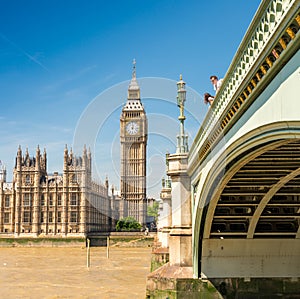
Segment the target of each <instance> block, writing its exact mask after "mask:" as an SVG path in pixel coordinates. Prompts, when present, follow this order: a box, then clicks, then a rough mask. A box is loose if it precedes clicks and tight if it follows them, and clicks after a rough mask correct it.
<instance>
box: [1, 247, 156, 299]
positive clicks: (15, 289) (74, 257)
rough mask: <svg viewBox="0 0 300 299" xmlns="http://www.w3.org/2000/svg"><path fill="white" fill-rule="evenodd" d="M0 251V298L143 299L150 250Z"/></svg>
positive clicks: (17, 248)
mask: <svg viewBox="0 0 300 299" xmlns="http://www.w3.org/2000/svg"><path fill="white" fill-rule="evenodd" d="M90 256H91V260H90V261H91V264H90V267H89V268H87V254H86V249H85V248H19V247H15V248H0V298H5V299H6V298H7V299H9V298H14V299H15V298H22V299H23V298H100V299H102V298H103V299H104V298H145V296H146V276H147V274H148V273H149V270H150V260H151V248H117V247H112V248H110V254H109V259H107V257H106V248H104V247H92V248H91V253H90Z"/></svg>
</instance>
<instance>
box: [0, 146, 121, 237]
mask: <svg viewBox="0 0 300 299" xmlns="http://www.w3.org/2000/svg"><path fill="white" fill-rule="evenodd" d="M91 162H92V161H91V153H90V151H87V150H86V148H84V150H83V154H82V156H79V157H76V156H75V155H74V154H73V153H72V150H71V151H70V152H68V149H67V147H66V148H65V150H64V165H63V174H62V175H60V174H58V173H54V174H51V175H50V174H47V155H46V151H44V153H43V154H41V153H40V149H39V147H38V148H37V149H36V156H35V157H30V156H29V153H28V150H26V153H25V155H24V156H22V150H21V147H19V149H18V152H17V157H16V164H15V168H14V171H13V181H12V182H10V183H8V182H6V169H5V167H4V166H0V167H1V169H0V233H6V234H13V235H15V236H30V235H31V236H48V237H50V236H86V235H87V234H88V233H91V232H99V231H110V230H112V228H113V227H112V226H113V225H114V224H115V221H112V207H114V205H115V203H114V202H113V201H114V197H109V196H108V180H106V182H105V185H101V184H97V183H95V182H94V181H92V177H91V165H92V163H91ZM116 216H117V215H113V217H116Z"/></svg>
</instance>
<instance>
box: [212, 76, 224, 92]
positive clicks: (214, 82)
mask: <svg viewBox="0 0 300 299" xmlns="http://www.w3.org/2000/svg"><path fill="white" fill-rule="evenodd" d="M210 82H211V84H212V85H213V87H214V90H215V91H216V93H217V92H218V90H219V89H220V87H221V84H222V82H223V79H218V77H217V76H215V75H213V76H210Z"/></svg>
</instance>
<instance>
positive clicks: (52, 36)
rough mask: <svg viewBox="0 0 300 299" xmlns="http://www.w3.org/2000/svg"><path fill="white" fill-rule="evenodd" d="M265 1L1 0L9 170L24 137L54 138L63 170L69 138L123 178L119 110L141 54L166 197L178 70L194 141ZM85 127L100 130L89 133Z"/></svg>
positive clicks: (0, 94)
mask: <svg viewBox="0 0 300 299" xmlns="http://www.w3.org/2000/svg"><path fill="white" fill-rule="evenodd" d="M259 3H260V1H259V0H251V1H250V0H248V1H246V0H244V1H240V0H230V1H223V0H215V1H198V0H195V1H193V0H192V1H185V2H184V1H177V0H175V1H172V0H160V1H137V0H136V1H132V0H128V1H100V0H99V1H81V0H75V1H55V0H54V1H50V0H48V1H47V0H46V1H38V0H35V1H30V0H29V1H16V0H10V1H8V0H1V1H0V99H1V111H0V132H1V140H0V159H1V160H2V162H3V163H4V164H5V165H6V166H7V169H8V177H9V179H10V180H11V177H12V169H13V166H14V159H15V155H16V151H17V148H18V145H19V144H20V145H21V146H22V149H23V150H25V148H26V147H28V149H29V152H30V154H31V155H33V154H34V153H35V148H36V146H37V145H38V144H39V145H40V147H42V148H44V147H46V149H47V154H48V171H49V172H53V171H59V172H62V167H63V165H62V163H63V149H64V146H65V144H68V146H69V147H71V146H72V145H73V144H74V150H75V151H76V153H77V154H81V149H80V148H81V147H83V143H87V145H88V146H90V147H91V150H92V153H93V155H94V172H93V175H94V176H95V177H99V179H100V180H102V181H103V180H104V178H105V176H106V175H108V177H109V179H110V182H111V183H113V184H114V185H116V188H118V187H119V177H118V171H119V169H118V167H119V139H118V138H119V131H118V130H119V116H120V112H121V107H122V104H123V103H124V102H125V101H126V96H127V93H126V90H127V86H128V83H129V81H128V80H130V78H131V72H132V60H133V58H135V59H136V61H137V77H138V81H139V83H140V86H141V95H142V98H143V97H144V99H142V101H143V103H144V106H145V108H146V111H147V114H148V115H149V116H148V118H149V133H150V134H149V143H148V174H149V180H148V185H149V190H148V195H149V196H154V197H158V194H159V189H160V179H161V177H162V175H163V174H164V170H165V169H164V154H165V152H166V151H167V150H168V151H170V152H171V153H172V152H174V151H175V142H176V134H177V120H176V118H177V113H178V111H177V108H176V105H175V104H172V103H173V101H174V103H175V100H176V81H177V80H178V78H179V74H183V79H184V80H185V81H186V82H187V85H188V94H187V102H186V105H187V115H188V117H187V121H186V129H187V132H188V134H189V136H190V143H191V140H192V138H193V136H195V134H196V132H197V130H198V127H199V124H200V123H201V120H202V119H203V117H204V116H205V113H206V111H207V107H206V106H204V104H203V100H202V98H201V95H202V94H203V93H204V92H206V91H208V92H213V89H212V86H211V84H210V81H209V76H210V75H212V74H216V75H218V76H220V77H223V76H224V75H225V73H226V70H227V68H228V66H229V65H230V62H231V60H232V58H233V56H234V54H235V52H236V50H237V48H238V46H239V44H240V42H241V40H242V38H243V36H244V34H245V32H246V30H247V28H248V26H249V24H250V22H251V20H252V18H253V16H254V14H255V11H256V10H257V8H258V6H259ZM142 77H143V78H144V77H145V78H144V79H142ZM124 81H125V82H124ZM173 86H174V87H173ZM173 88H174V90H173ZM90 113H92V115H91V114H90ZM92 119H93V120H97V121H94V122H93V123H91V122H88V121H87V120H92ZM83 121H85V123H84V125H83V126H82V122H83ZM96 123H97V124H96ZM94 124H95V125H97V127H96V128H93V129H91V127H92V126H94ZM78 128H80V129H81V130H82V128H84V130H86V131H84V134H83V135H89V132H93V134H94V135H93V136H91V138H88V137H87V136H85V137H84V138H83V139H80V138H79V137H78V135H80V134H79V133H78V132H79V130H78ZM91 134H92V133H91ZM81 143H82V144H81Z"/></svg>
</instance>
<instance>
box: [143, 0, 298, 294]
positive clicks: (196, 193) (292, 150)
mask: <svg viewBox="0 0 300 299" xmlns="http://www.w3.org/2000/svg"><path fill="white" fill-rule="evenodd" d="M299 29H300V1H299V0H271V1H270V0H268V1H267V0H263V1H262V2H261V4H260V6H259V8H258V10H257V12H256V14H255V16H254V18H253V20H252V22H251V24H250V26H249V28H248V30H247V32H246V34H245V36H244V38H243V40H242V42H241V44H240V46H239V48H238V50H237V52H236V54H235V56H234V58H233V60H232V62H231V65H230V67H229V69H228V71H227V73H226V75H225V77H224V79H223V82H222V85H221V88H220V89H219V91H218V92H217V94H216V97H215V99H214V101H213V103H212V106H211V107H210V109H209V111H208V112H207V114H206V116H205V119H204V121H203V123H202V125H201V127H200V129H199V131H198V133H197V136H196V138H195V139H194V140H193V144H192V146H191V148H190V151H189V153H186V154H178V153H177V154H173V155H170V156H169V157H168V159H169V161H168V164H169V166H168V167H169V168H168V172H167V173H168V174H169V175H170V177H171V179H172V185H171V186H164V188H163V190H162V193H161V195H162V201H163V204H162V207H163V208H166V207H167V208H169V210H170V211H171V213H170V214H169V215H168V213H167V212H166V211H165V212H163V216H164V218H162V223H163V225H162V226H161V228H160V232H159V234H158V237H159V241H161V244H162V247H168V248H169V254H170V263H169V264H170V267H177V268H176V269H177V270H174V271H175V272H176V273H181V274H182V275H181V274H179V276H178V277H179V278H180V277H181V278H183V277H184V276H185V277H188V275H190V276H191V275H192V276H193V278H194V279H200V280H205V279H209V280H211V281H222V279H223V280H224V279H235V278H236V279H242V280H243V281H244V282H247V281H251V280H253V279H254V280H255V279H260V278H263V279H271V280H272V279H288V280H289V281H292V282H296V288H298V291H299V292H298V294H299V293H300V288H299V279H300V225H299V224H300V50H299V49H300V33H299V31H300V30H299ZM179 156H181V159H180V158H178V157H179ZM176 159H177V160H176ZM175 160H176V163H175V162H173V161H175ZM176 171H177V174H176V175H175V173H176ZM185 171H186V175H185V174H184V172H185ZM180 178H181V179H180ZM187 182H188V183H187ZM174 203H176V206H174ZM178 203H181V205H180V206H179V205H178ZM189 210H190V211H191V212H190V218H189V216H188V215H187V214H188V213H187V211H189ZM189 235H190V242H191V245H190V246H189V241H188V238H189ZM166 236H167V238H166ZM189 252H190V254H191V258H190V260H189ZM178 267H179V268H180V269H181V270H179V268H178ZM163 268H164V270H161V271H160V270H158V272H157V273H155V274H153V275H150V276H149V277H150V280H151V279H152V280H151V283H153V282H154V283H153V284H156V285H155V286H154V287H153V285H151V283H149V287H148V290H151V289H152V290H153V289H155V288H156V289H159V288H167V287H166V286H164V287H161V286H159V284H157V281H158V280H159V279H160V277H164V276H166V277H167V276H169V277H172V278H174V277H175V276H174V275H173V274H170V273H171V272H172V271H173V270H172V271H171V270H167V268H166V267H162V268H161V269H163ZM188 268H190V272H189V274H186V273H188V271H189V270H187V269H188ZM174 269H175V268H174ZM184 269H186V272H185V275H184V274H183V273H184V271H185V270H184ZM159 271H160V272H159ZM174 271H173V273H174ZM166 273H169V274H166ZM191 273H192V274H191ZM172 275H173V276H172ZM180 275H181V276H180ZM161 281H162V280H161ZM297 281H298V283H297ZM294 286H295V285H294ZM148 293H149V294H152V293H151V291H150V292H148ZM279 293H280V292H279ZM296 293H297V291H296ZM272 296H273V297H272V298H277V297H276V296H275V295H272ZM274 296H275V297H274ZM150 297H151V296H150ZM153 298H156V297H155V296H154V297H153ZM159 298H160V297H159ZM161 298H163V297H161ZM171 298H184V297H180V296H177V297H176V296H174V297H171ZM189 298H198V297H193V296H192V295H191V294H190V297H189ZM201 298H202V297H201ZM203 298H210V297H203ZM214 298H217V297H214ZM235 298H238V297H235ZM239 298H246V297H243V296H242V297H239ZM247 298H248V297H247ZM249 298H250V297H249ZM251 298H258V297H255V295H254V297H251ZM262 298H271V297H262ZM280 298H281V297H280ZM283 298H290V297H283ZM292 298H298V297H292Z"/></svg>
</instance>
